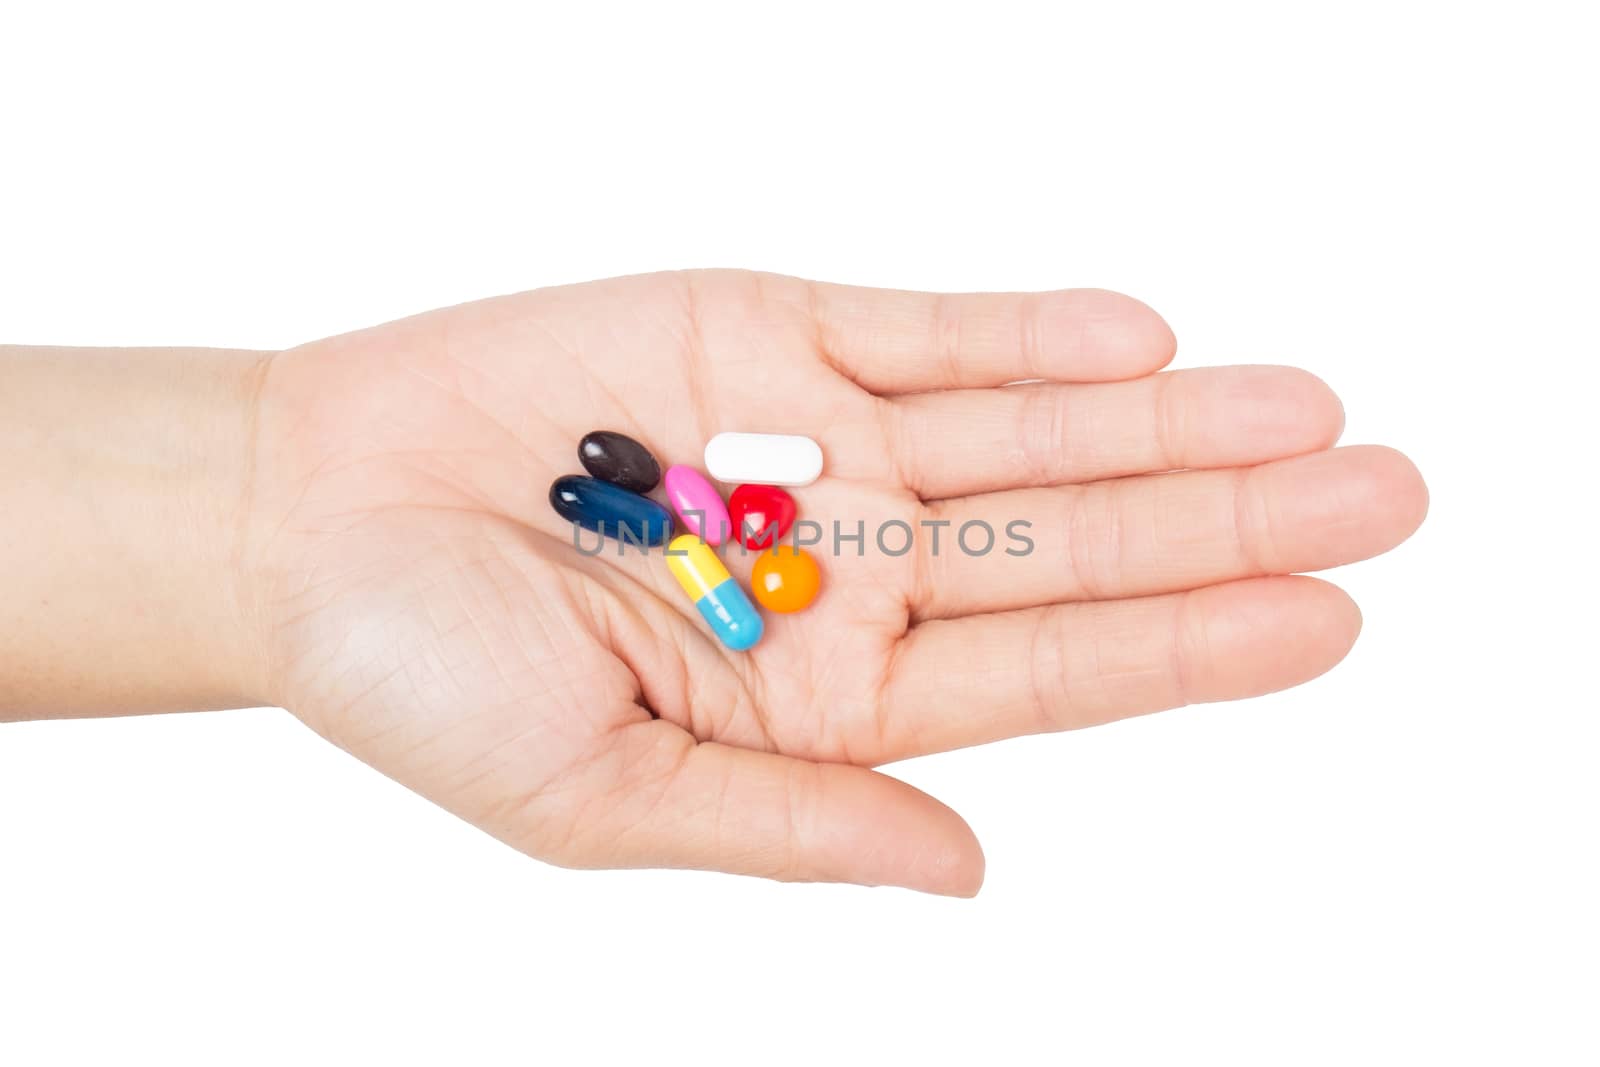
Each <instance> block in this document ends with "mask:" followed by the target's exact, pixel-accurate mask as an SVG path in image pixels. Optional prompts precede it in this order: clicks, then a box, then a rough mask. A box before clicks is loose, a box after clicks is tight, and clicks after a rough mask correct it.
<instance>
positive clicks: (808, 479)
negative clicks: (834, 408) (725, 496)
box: [706, 433, 822, 485]
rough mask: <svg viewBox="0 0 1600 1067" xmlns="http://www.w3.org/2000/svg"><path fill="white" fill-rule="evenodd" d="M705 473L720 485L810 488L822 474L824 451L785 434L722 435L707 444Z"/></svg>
mask: <svg viewBox="0 0 1600 1067" xmlns="http://www.w3.org/2000/svg"><path fill="white" fill-rule="evenodd" d="M706 470H708V471H710V472H711V477H713V478H715V479H716V480H717V481H719V482H735V483H737V482H748V483H752V484H755V485H810V484H811V483H812V482H814V481H816V480H817V476H818V475H819V474H821V473H822V448H821V446H819V445H818V444H817V443H816V442H815V441H813V440H812V439H811V438H809V437H799V436H797V435H794V434H785V433H719V434H717V436H715V437H713V438H712V439H711V440H710V441H708V442H706Z"/></svg>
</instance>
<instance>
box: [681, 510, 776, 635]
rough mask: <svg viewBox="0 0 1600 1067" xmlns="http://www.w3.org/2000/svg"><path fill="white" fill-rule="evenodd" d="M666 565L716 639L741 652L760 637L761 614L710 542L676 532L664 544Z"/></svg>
mask: <svg viewBox="0 0 1600 1067" xmlns="http://www.w3.org/2000/svg"><path fill="white" fill-rule="evenodd" d="M667 567H668V568H669V569H670V570H671V571H672V576H673V577H674V578H676V579H678V584H679V585H681V586H682V587H683V591H684V593H685V594H687V595H688V597H689V599H690V600H692V601H694V606H695V607H697V608H699V609H700V615H701V617H702V618H704V619H705V620H706V624H707V625H708V626H710V627H711V632H712V633H714V634H716V635H717V639H718V640H719V641H721V642H722V643H723V644H725V645H727V646H728V647H729V648H731V649H733V650H734V651H735V652H743V651H744V650H745V649H747V648H749V647H751V646H752V645H754V644H755V643H756V642H757V641H759V640H761V616H760V615H758V614H757V613H756V609H755V605H753V604H751V603H750V598H749V597H747V596H745V595H744V590H743V589H740V588H739V583H738V582H737V581H735V580H734V578H733V576H732V575H730V574H729V573H728V568H726V567H724V566H723V565H722V561H721V560H720V559H718V558H717V554H716V553H715V552H713V551H711V546H709V545H707V544H706V543H705V542H704V541H702V540H700V538H698V537H696V536H695V535H694V534H680V535H678V536H677V537H674V538H673V539H672V544H670V545H668V546H667Z"/></svg>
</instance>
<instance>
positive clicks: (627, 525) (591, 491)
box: [550, 474, 672, 545]
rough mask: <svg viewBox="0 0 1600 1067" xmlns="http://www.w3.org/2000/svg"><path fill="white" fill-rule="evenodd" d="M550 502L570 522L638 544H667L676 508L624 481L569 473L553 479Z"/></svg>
mask: <svg viewBox="0 0 1600 1067" xmlns="http://www.w3.org/2000/svg"><path fill="white" fill-rule="evenodd" d="M550 506H551V507H553V508H555V509H556V514H557V515H560V516H561V517H562V518H563V519H566V520H567V521H568V522H575V523H577V524H578V525H579V526H582V527H583V528H584V529H585V530H593V531H595V532H596V533H599V534H601V535H603V536H606V537H615V538H616V539H617V540H619V541H623V542H627V543H632V544H637V545H661V544H666V542H667V538H669V537H671V536H672V512H670V511H668V510H667V509H666V508H665V507H663V506H662V505H660V504H657V503H656V502H655V501H654V500H651V499H649V498H647V497H642V496H640V495H639V494H638V493H634V492H630V491H629V490H627V489H624V488H622V486H620V485H612V484H611V483H610V482H602V481H601V480H600V479H598V478H586V477H584V476H583V475H581V474H568V475H564V476H562V477H560V478H557V479H556V480H555V481H554V482H551V483H550Z"/></svg>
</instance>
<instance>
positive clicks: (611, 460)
mask: <svg viewBox="0 0 1600 1067" xmlns="http://www.w3.org/2000/svg"><path fill="white" fill-rule="evenodd" d="M578 462H579V463H582V464H583V469H584V470H586V471H588V472H589V473H590V474H592V475H594V476H595V477H596V478H599V479H600V480H601V481H602V482H610V483H611V484H612V485H620V486H622V488H624V489H631V490H633V491H634V492H635V493H648V492H649V491H650V490H652V489H654V488H655V487H656V486H657V485H659V484H660V482H661V464H659V463H657V462H656V457H654V456H652V455H651V454H650V450H649V449H648V448H646V447H644V445H641V444H640V443H639V442H638V441H635V440H634V439H633V438H631V437H629V436H628V435H627V434H625V433H617V432H616V431H615V430H591V431H590V432H588V433H586V434H584V435H583V440H581V441H579V442H578Z"/></svg>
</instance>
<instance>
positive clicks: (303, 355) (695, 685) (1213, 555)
mask: <svg viewBox="0 0 1600 1067" xmlns="http://www.w3.org/2000/svg"><path fill="white" fill-rule="evenodd" d="M1173 349H1174V341H1173V338H1172V334H1171V333H1170V331H1169V330H1168V329H1167V327H1166V325H1165V324H1164V323H1163V322H1162V321H1161V319H1160V318H1159V317H1157V316H1156V315H1155V314H1154V313H1153V312H1152V311H1150V310H1149V309H1148V308H1146V307H1145V306H1144V305H1142V304H1140V303H1138V302H1137V301H1134V300H1131V299H1129V298H1126V297H1122V296H1118V295H1116V294H1113V293H1108V292H1102V291H1095V290H1087V291H1082V290H1080V291H1064V292H1055V293H1041V294H1028V295H1003V294H1002V295H965V296H933V295H927V294H916V293H901V292H891V291H881V290H868V289H853V288H846V287H840V286H832V285H819V284H811V283H807V282H804V281H799V280H796V279H792V278H784V277H775V276H770V275H762V274H750V273H743V272H705V273H681V274H660V275H650V276H643V277H633V278H622V279H616V280H612V281H603V282H595V283H591V284H586V285H577V286H572V287H567V288H560V289H549V290H541V291H537V292H532V293H525V294H520V295H515V296H508V297H502V298H498V299H493V300H486V301H483V302H480V303H475V304H469V305H466V306H463V307H458V308H452V309H448V310H444V311H438V312H433V313H431V314H427V315H422V316H419V317H416V318H412V319H407V320H404V321H401V322H396V323H391V324H389V325H387V326H382V327H378V328H376V329H372V330H367V331H363V332H360V333H356V334H351V335H348V336H343V337H336V338H333V339H330V340H327V341H321V342H318V343H315V344H311V345H307V346H305V347H302V348H298V349H294V350H291V351H288V352H285V353H282V354H280V355H278V356H277V357H275V358H274V359H273V360H272V362H271V365H270V367H269V368H268V369H267V370H266V372H265V374H264V377H263V378H262V382H261V386H260V393H259V398H258V421H257V425H256V441H255V465H254V471H253V476H252V482H251V487H250V491H249V494H248V497H247V500H248V504H247V520H248V532H247V536H246V541H245V544H246V551H245V555H244V558H243V564H244V569H245V572H246V573H247V574H251V575H255V576H256V578H255V579H254V585H253V598H254V604H255V607H254V613H255V616H256V618H258V619H259V620H260V625H261V627H262V631H263V634H264V647H266V648H267V649H268V655H269V662H268V663H267V664H266V665H265V671H264V674H265V677H267V678H268V679H270V682H269V684H270V686H271V688H272V692H270V693H268V694H265V695H266V696H268V697H270V699H272V700H273V701H275V702H278V703H281V704H283V705H284V706H285V707H288V708H289V709H291V710H292V711H293V712H294V713H295V714H297V715H299V716H300V717H301V718H303V719H304V720H305V721H306V722H307V723H308V724H310V725H311V726H312V727H313V728H315V729H316V730H317V731H319V732H320V733H322V734H323V735H324V736H326V737H328V738H329V739H330V740H332V741H334V742H336V743H338V744H339V745H341V746H343V747H345V748H346V749H348V750H349V751H350V752H352V753H354V754H355V755H357V756H359V757H360V758H361V759H363V760H365V761H367V762H368V763H370V764H372V765H373V766H374V767H376V768H378V769H379V770H381V771H383V772H384V773H386V774H388V775H390V776H392V777H394V778H395V779H397V780H398V781H400V782H402V783H404V784H406V785H407V786H409V787H411V788H413V789H415V790H417V791H418V792H420V793H421V794H423V795H424V796H427V797H429V798H431V799H432V800H434V801H436V802H438V803H439V804H442V805H444V806H445V807H446V808H448V809H450V810H451V811H453V812H455V813H457V814H458V815H460V816H461V817H463V818H465V819H467V820H469V821H471V822H473V823H475V824H477V825H478V826H480V827H482V828H484V829H485V830H487V831H489V832H490V833H492V834H494V835H496V836H498V837H500V838H502V839H503V840H505V841H507V842H509V843H511V844H512V845H514V846H516V847H517V848H520V849H523V850H524V851H526V852H528V853H530V854H532V855H535V856H539V857H541V858H544V859H546V860H550V861H552V862H555V863H559V864H564V865H570V866H580V867H589V866H646V865H648V866H686V867H699V868H711V869H718V870H726V871H734V872H740V873H747V874H757V875H765V876H768V877H774V878H785V879H826V880H842V881H852V882H862V883H871V884H875V883H888V884H895V885H903V886H911V887H914V888H917V889H922V890H928V891H933V892H940V893H954V894H970V893H973V892H975V891H976V890H977V888H978V885H979V883H980V882H981V880H982V872H983V857H982V853H981V851H980V849H979V847H978V844H977V841H976V840H975V839H974V837H973V835H972V833H971V831H970V830H969V829H968V828H967V826H966V824H965V823H964V822H963V821H962V820H961V819H960V817H959V816H957V815H956V814H955V813H954V812H952V811H950V810H949V809H948V808H946V807H944V806H943V805H941V804H940V803H939V802H938V801H936V800H934V799H933V798H931V797H929V796H927V795H926V794H923V793H921V792H919V791H917V790H915V789H913V788H911V787H910V786H907V785H905V784H903V783H901V782H898V781H896V780H894V779H893V778H890V777H888V776H886V775H884V774H882V773H879V772H877V771H874V770H871V769H869V768H871V767H873V766H874V765H877V764H882V763H886V762H890V761H893V760H898V759H904V758H906V757H910V756H916V755H921V754H924V753H930V752H937V751H940V750H944V749H950V748H955V747H959V746H965V745H976V744H982V743H984V742H986V741H992V740H996V739H998V738H1005V737H1012V736H1016V735H1019V734H1030V733H1036V732H1041V731H1047V730H1061V729H1071V728H1075V727H1079V726H1086V725H1090V724H1093V723H1102V722H1106V721H1109V720H1112V719H1117V718H1121V717H1124V716H1128V715H1134V714H1139V713H1143V712H1149V711H1155V710H1158V709H1162V708H1169V707H1173V706H1176V705H1181V704H1185V703H1193V702H1201V701H1216V700H1228V699H1235V698H1239V697H1245V696H1251V695H1254V694H1259V693H1265V692H1268V691H1271V690H1275V689H1279V688H1283V687H1286V686H1290V685H1294V684H1297V683H1299V682H1303V681H1305V680H1307V679H1309V678H1312V677H1314V676H1316V675H1317V674H1320V673H1321V672H1323V671H1325V670H1327V669H1328V668H1329V667H1331V666H1332V665H1333V664H1334V663H1336V662H1337V661H1338V660H1339V659H1340V658H1341V657H1342V656H1343V655H1344V654H1345V652H1346V651H1347V650H1348V648H1349V647H1350V645H1351V642H1352V641H1353V640H1354V639H1355V636H1356V632H1357V630H1358V628H1359V625H1360V622H1359V615H1358V613H1357V610H1356V608H1355V606H1354V604H1353V603H1352V602H1351V601H1350V600H1349V599H1348V598H1347V597H1346V596H1345V595H1344V594H1343V593H1342V592H1340V591H1339V590H1338V589H1336V588H1334V587H1333V586H1331V585H1328V584H1326V583H1324V582H1321V581H1317V580H1315V579H1311V578H1304V577H1284V576H1286V575H1292V574H1294V573H1296V572H1302V571H1314V570H1320V569H1322V568H1326V567H1333V566H1337V565H1339V564H1344V563H1349V562H1351V561H1354V560H1358V559H1362V558H1365V557H1368V556H1371V555H1374V554H1376V553H1379V552H1383V551H1385V550H1387V549H1389V548H1390V547H1392V546H1394V545H1395V544H1397V543H1398V542H1399V541H1401V540H1402V539H1404V538H1405V537H1406V536H1407V535H1409V534H1410V533H1411V531H1412V530H1413V529H1415V527H1416V526H1417V524H1418V523H1419V522H1420V521H1421V519H1422V516H1423V512H1424V510H1425V508H1426V491H1425V489H1424V487H1423V485H1422V482H1421V480H1420V478H1419V476H1418V474H1417V472H1416V470H1415V469H1414V468H1413V467H1412V465H1411V464H1410V463H1409V461H1407V460H1406V459H1405V458H1404V457H1402V456H1401V455H1399V454H1398V453H1395V452H1392V451H1389V450H1387V449H1382V448H1372V447H1360V448H1345V449H1339V450H1332V451H1327V449H1329V447H1330V446H1331V445H1332V444H1333V442H1334V441H1335V439H1336V438H1337V437H1338V435H1339V432H1340V429H1341V426H1342V411H1341V408H1340V405H1339V402H1338V401H1337V399H1335V397H1334V396H1333V394H1332V393H1331V392H1330V391H1329V390H1328V389H1327V387H1325V386H1324V385H1323V384H1322V383H1321V382H1320V381H1319V380H1317V379H1316V378H1314V377H1312V376H1311V375H1309V374H1306V373H1304V372H1302V371H1298V370H1294V369H1290V368H1280V367H1229V368H1212V369H1204V370H1185V371H1177V372H1172V373H1165V374H1156V373H1155V372H1156V371H1157V370H1159V369H1160V368H1161V367H1162V366H1163V365H1165V364H1166V363H1167V362H1168V360H1169V359H1170V358H1171V357H1172V354H1173ZM1021 379H1037V380H1038V381H1037V382H1036V383H1035V384H1026V385H1011V386H1008V385H1007V384H1006V383H1008V382H1015V381H1018V380H1021ZM594 429H611V430H620V431H622V432H624V433H627V434H629V435H631V436H633V437H635V438H636V439H638V440H639V441H641V442H643V443H644V444H646V445H647V446H648V447H649V448H650V449H651V450H652V451H653V452H654V453H655V454H656V456H657V457H658V458H659V459H660V461H661V463H662V466H663V467H665V466H667V465H669V464H672V463H686V464H690V465H693V466H696V467H698V466H699V465H700V456H701V452H702V449H703V447H704V445H705V442H706V441H707V440H708V439H709V438H710V437H711V436H712V435H713V434H715V433H717V432H719V431H722V430H734V429H736V430H750V431H760V432H771V433H797V434H805V435H808V436H810V437H813V438H815V439H816V440H817V441H819V442H820V443H821V445H822V448H823V451H824V453H825V456H826V468H825V470H824V473H823V476H822V478H821V479H820V480H819V481H817V482H816V483H815V484H814V485H811V486H808V487H806V488H804V489H799V490H796V491H795V492H794V496H795V497H796V499H797V501H798V502H799V505H800V513H801V516H802V518H806V519H811V520H814V521H816V522H819V523H820V524H821V525H822V526H823V527H824V529H825V530H826V531H827V534H826V536H825V538H824V542H823V544H821V545H819V546H817V547H816V548H814V549H812V553H813V555H814V557H815V558H817V560H818V562H819V563H820V565H821V567H822V570H823V590H822V593H821V595H820V596H819V598H818V600H817V602H816V603H815V604H814V605H813V606H812V607H811V608H810V609H809V610H808V611H806V612H803V613H801V614H798V615H792V616H770V615H769V616H768V618H767V633H766V636H765V637H764V639H763V640H762V642H761V643H760V644H759V645H758V646H757V647H756V648H755V649H754V650H752V651H750V652H746V653H730V652H728V651H726V650H724V649H723V648H722V647H721V646H720V645H719V644H718V643H717V641H716V640H715V638H714V637H712V635H711V634H710V633H709V632H708V631H707V630H706V628H705V626H704V624H703V623H702V622H701V620H700V618H699V616H698V614H697V613H696V611H695V609H694V606H693V605H692V604H691V603H690V602H689V601H688V600H687V599H686V598H685V597H684V595H683V594H682V592H681V591H680V590H679V589H678V588H677V586H676V585H675V583H674V582H673V580H672V578H671V576H670V575H669V573H668V571H667V567H666V565H665V562H664V560H663V558H662V557H661V554H660V550H659V549H658V550H656V551H655V552H653V553H652V554H651V555H649V556H648V557H647V556H644V555H641V554H640V553H639V552H638V551H637V550H633V551H629V552H628V553H627V554H626V555H624V556H623V557H622V558H618V556H617V555H616V553H615V551H614V550H615V548H616V545H615V544H614V543H608V545H607V548H608V550H607V552H605V553H604V554H602V555H600V556H597V557H589V556H585V555H583V554H580V553H579V552H578V551H576V550H575V549H574V547H573V537H572V530H571V527H570V526H569V525H567V524H566V523H565V522H563V521H562V520H561V519H560V518H559V517H558V516H557V515H556V514H555V513H554V512H553V511H552V510H551V508H550V506H549V504H548V502H547V499H546V494H547V491H548V488H549V484H550V482H551V481H552V480H553V479H554V478H556V477H557V476H559V475H562V474H570V473H582V472H581V470H580V468H579V467H578V464H577V461H576V454H575V450H576V446H577V441H578V439H579V437H581V436H582V435H583V434H584V433H586V432H588V431H590V430H594ZM896 519H898V520H901V521H903V522H905V523H907V524H909V526H910V527H911V528H912V529H913V531H915V533H916V536H915V539H914V547H913V549H912V551H910V552H909V553H907V554H905V555H903V556H890V555H887V554H885V553H884V552H882V551H880V550H879V547H878V546H877V545H876V544H875V543H874V534H875V532H876V531H877V530H878V528H879V527H880V525H881V524H883V523H885V522H887V521H890V520H896ZM835 520H837V521H838V522H839V523H840V525H841V526H842V527H843V530H844V532H845V533H847V534H850V533H854V532H855V529H856V524H857V523H858V522H861V523H863V524H864V529H865V532H866V543H865V545H864V546H863V553H862V554H860V555H858V554H857V549H856V545H855V543H854V542H847V543H845V544H844V546H843V553H842V554H839V555H835V554H833V551H832V548H833V544H832V527H833V523H834V521H835ZM937 520H948V521H949V523H950V525H949V526H947V527H942V528H940V531H939V533H940V536H939V551H938V553H937V554H935V553H934V552H933V550H932V543H933V542H932V534H933V532H934V528H933V527H930V526H924V525H923V523H924V522H932V521H937ZM972 520H983V521H985V522H987V523H988V524H989V526H990V527H991V528H993V529H994V531H995V532H996V535H997V545H996V547H995V549H994V550H992V551H990V552H988V553H987V554H984V555H968V554H966V553H965V552H963V551H962V550H961V549H960V547H959V546H958V545H957V543H956V533H957V531H958V530H959V528H960V527H961V526H962V525H963V524H964V523H967V522H969V521H972ZM1013 520H1024V521H1026V522H1029V523H1031V527H1029V528H1027V530H1026V536H1027V537H1028V538H1030V539H1031V540H1032V542H1033V545H1034V547H1033V551H1032V552H1031V553H1029V554H1026V555H1021V556H1017V555H1008V554H1007V553H1006V552H1005V551H1004V549H1005V548H1007V547H1012V548H1017V547H1019V543H1018V542H1015V541H1010V540H1008V539H1007V538H1006V535H1005V530H1006V527H1007V524H1008V523H1010V522H1012V521H1013ZM885 537H886V542H887V544H888V546H889V547H890V548H891V549H898V548H899V546H900V545H901V544H902V543H903V541H904V534H903V532H900V531H899V530H898V529H897V528H891V530H890V531H889V532H888V533H886V535H885ZM983 540H984V539H983V536H982V533H981V528H976V527H975V528H973V529H972V530H971V531H969V537H968V545H969V547H972V548H974V549H976V548H981V547H982V543H983ZM589 543H590V544H592V535H590V542H589ZM724 555H725V558H726V560H727V561H728V563H729V567H730V570H732V571H733V572H734V574H735V575H736V576H737V577H738V578H739V579H740V581H741V584H745V585H746V587H748V577H749V569H750V562H751V561H750V559H745V558H742V557H741V555H740V552H739V550H738V549H737V547H735V548H734V549H733V550H732V551H729V552H725V553H724Z"/></svg>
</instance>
